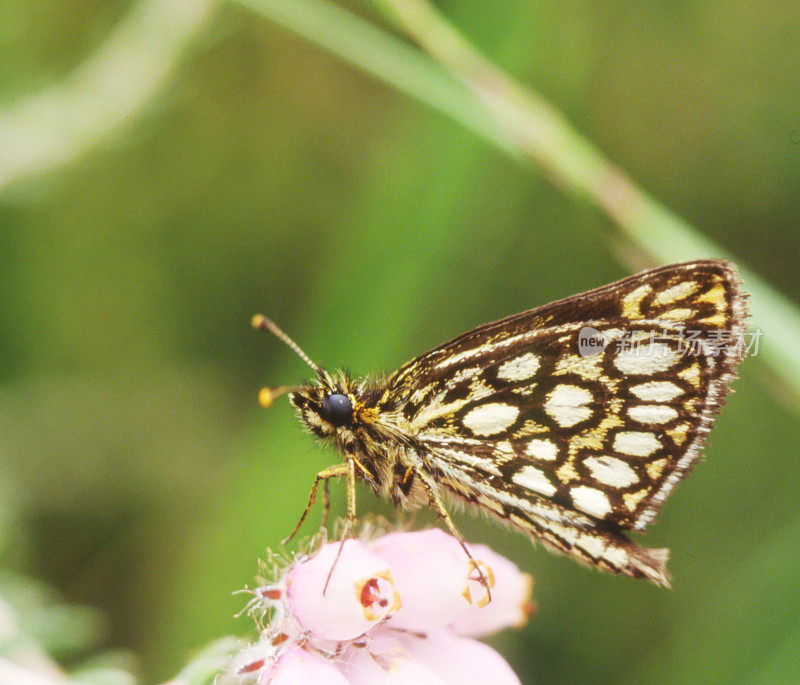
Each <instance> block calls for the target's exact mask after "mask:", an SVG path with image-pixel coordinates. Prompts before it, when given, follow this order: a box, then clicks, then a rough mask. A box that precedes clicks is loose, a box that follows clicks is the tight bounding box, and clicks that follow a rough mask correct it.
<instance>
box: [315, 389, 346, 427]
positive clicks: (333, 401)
mask: <svg viewBox="0 0 800 685" xmlns="http://www.w3.org/2000/svg"><path fill="white" fill-rule="evenodd" d="M322 418H324V419H325V420H326V421H329V422H330V423H332V424H333V425H334V426H343V425H345V424H346V423H350V421H352V419H353V405H352V404H351V402H350V398H349V397H348V396H347V395H342V394H340V393H336V394H334V395H328V396H327V397H326V398H325V399H324V400H322Z"/></svg>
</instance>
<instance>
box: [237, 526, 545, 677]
mask: <svg viewBox="0 0 800 685" xmlns="http://www.w3.org/2000/svg"><path fill="white" fill-rule="evenodd" d="M339 551H340V543H338V542H336V543H330V544H326V545H323V546H322V547H321V548H320V549H319V550H318V551H317V552H316V553H315V554H313V555H311V556H306V557H303V558H301V559H299V560H297V561H295V562H294V563H292V564H291V565H289V566H288V567H287V568H286V569H285V570H284V572H283V573H282V574H281V575H280V576H279V577H278V578H277V579H276V581H275V582H274V583H272V584H270V585H268V586H264V587H261V588H258V589H257V590H256V591H255V594H256V599H254V600H253V601H252V602H251V604H250V609H251V613H254V614H255V613H258V614H262V618H263V615H264V614H266V613H269V614H270V621H269V623H268V625H267V626H266V627H263V626H262V629H261V632H260V636H259V640H258V641H257V642H256V643H255V644H253V645H251V646H249V647H247V648H245V649H243V650H241V651H240V652H239V653H238V654H237V655H235V657H234V659H233V661H232V663H231V667H230V668H229V670H228V673H227V675H226V676H225V677H224V678H223V679H222V682H225V683H231V684H239V683H242V684H244V683H248V684H252V685H302V684H303V683H313V684H314V685H343V684H348V683H349V684H350V685H381V684H383V683H386V684H387V685H388V684H390V683H398V684H399V683H420V684H422V685H424V684H427V683H429V684H431V685H446V684H449V683H454V684H455V683H458V685H470V684H472V683H475V685H477V684H478V683H481V684H482V683H487V682H491V683H493V684H495V685H507V684H508V685H511V684H514V683H516V684H518V683H519V679H518V678H517V677H516V675H515V674H514V673H513V671H512V670H511V667H510V666H509V665H508V664H507V663H506V662H505V661H504V660H503V658H502V657H501V656H500V655H499V654H498V653H497V652H496V651H494V650H493V649H492V648H491V647H489V646H487V645H484V644H483V643H481V642H478V641H476V640H475V639H473V637H475V636H484V635H488V634H490V633H493V632H496V631H498V630H502V629H504V628H507V627H511V626H520V625H521V624H522V623H524V621H525V620H526V619H527V617H528V616H529V615H530V613H531V611H532V606H533V605H532V603H531V600H530V590H531V578H530V576H528V575H526V574H523V573H521V572H520V571H519V569H518V568H517V567H516V566H515V565H514V564H513V563H512V562H510V561H509V560H508V559H505V558H504V557H501V556H500V555H498V554H496V553H495V552H493V551H492V550H491V549H489V548H488V547H486V546H485V545H474V546H471V547H470V551H471V553H472V555H473V557H474V558H475V561H476V562H477V564H478V566H479V568H480V569H481V571H482V572H483V575H484V577H485V578H486V579H487V580H488V581H489V585H490V588H491V601H488V599H489V596H488V592H487V590H486V588H485V587H484V585H483V584H482V582H481V576H480V573H478V572H477V571H476V569H475V567H474V566H473V564H472V562H471V561H470V559H469V558H468V557H467V555H466V554H465V553H464V550H463V549H462V548H461V545H460V544H459V543H458V541H456V540H455V539H454V538H452V537H451V536H449V535H447V534H445V533H444V532H443V531H441V530H439V529H436V528H434V529H429V530H425V531H420V532H398V533H391V534H388V535H384V536H382V537H379V538H377V539H375V540H373V541H371V542H362V541H360V540H355V539H351V540H347V541H345V543H344V546H342V547H341V554H340V555H339ZM337 555H339V556H338V559H336V557H337ZM334 560H336V561H335V566H334ZM331 568H333V572H332V573H331ZM329 574H330V578H329ZM326 583H327V588H326V587H325V586H326ZM323 590H324V591H323Z"/></svg>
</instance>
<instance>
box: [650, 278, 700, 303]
mask: <svg viewBox="0 0 800 685" xmlns="http://www.w3.org/2000/svg"><path fill="white" fill-rule="evenodd" d="M698 287H699V285H698V284H697V283H695V282H693V281H683V282H682V283H678V285H673V286H672V287H671V288H667V289H666V290H662V291H661V292H660V293H657V294H656V296H655V297H654V298H653V304H655V305H659V304H672V303H673V302H678V301H679V300H685V299H686V298H687V297H689V295H691V294H692V293H694V291H695V290H697V288H698Z"/></svg>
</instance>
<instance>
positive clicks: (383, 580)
mask: <svg viewBox="0 0 800 685" xmlns="http://www.w3.org/2000/svg"><path fill="white" fill-rule="evenodd" d="M340 544H341V543H338V542H336V543H331V544H328V545H324V546H323V547H322V548H321V549H320V550H319V552H318V553H317V554H315V555H314V556H313V557H310V558H309V559H307V560H305V561H303V562H302V563H300V564H298V565H297V566H295V567H294V568H292V569H291V570H290V571H289V573H288V575H287V578H286V601H287V605H288V608H289V610H290V612H291V613H293V614H294V616H295V617H296V618H297V620H298V621H299V623H300V624H301V626H302V627H303V628H304V629H305V630H307V631H309V632H310V633H311V634H312V635H313V636H314V637H319V638H324V639H327V640H351V639H353V638H355V637H358V636H359V635H362V634H363V633H365V632H366V631H367V630H369V629H370V628H371V627H372V626H374V625H376V624H377V623H379V622H380V621H382V620H383V619H384V618H386V617H387V616H389V615H390V614H392V613H394V612H395V611H397V610H398V609H399V607H400V596H399V595H398V592H397V588H396V586H395V582H394V579H393V577H392V573H391V570H390V567H389V564H388V563H387V562H386V560H384V559H383V558H381V557H380V556H379V555H377V554H375V553H374V552H371V551H370V550H368V549H367V548H366V547H365V546H364V545H363V544H362V543H361V542H359V541H358V540H346V541H345V542H344V546H343V547H342V553H341V556H339V558H338V560H336V555H337V554H338V553H339V548H340ZM334 561H335V563H336V565H335V567H334ZM331 568H333V572H332V573H331ZM329 574H330V582H328V576H329ZM326 582H328V586H327V589H326V590H325V591H324V592H323V589H324V588H325V583H326Z"/></svg>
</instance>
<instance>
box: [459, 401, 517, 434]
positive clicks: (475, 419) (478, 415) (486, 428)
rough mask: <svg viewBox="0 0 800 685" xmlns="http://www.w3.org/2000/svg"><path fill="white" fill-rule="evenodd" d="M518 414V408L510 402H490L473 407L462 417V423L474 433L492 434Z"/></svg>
mask: <svg viewBox="0 0 800 685" xmlns="http://www.w3.org/2000/svg"><path fill="white" fill-rule="evenodd" d="M517 416H519V409H517V407H515V406H514V405H511V404H503V403H501V402H490V403H489V404H483V405H481V406H480V407H475V409H473V410H471V411H470V412H469V413H468V414H467V415H466V416H465V417H464V419H463V423H464V425H465V426H466V427H467V428H469V429H470V430H471V431H472V432H473V433H474V434H475V435H494V434H495V433H500V432H501V431H504V430H505V429H506V428H508V427H509V426H510V425H511V424H512V423H514V421H516V420H517Z"/></svg>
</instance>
